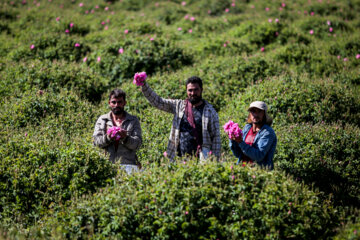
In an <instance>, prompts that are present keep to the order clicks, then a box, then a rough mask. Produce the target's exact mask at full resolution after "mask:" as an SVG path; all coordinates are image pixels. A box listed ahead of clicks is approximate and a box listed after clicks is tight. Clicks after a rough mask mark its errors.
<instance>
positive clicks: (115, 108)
mask: <svg viewBox="0 0 360 240" xmlns="http://www.w3.org/2000/svg"><path fill="white" fill-rule="evenodd" d="M125 105H126V101H125V100H124V98H123V97H120V98H116V97H111V98H110V100H109V107H110V108H111V111H112V112H113V113H114V114H115V115H121V114H122V113H123V112H124V107H125Z"/></svg>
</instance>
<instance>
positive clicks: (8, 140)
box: [0, 0, 360, 239]
mask: <svg viewBox="0 0 360 240" xmlns="http://www.w3.org/2000/svg"><path fill="white" fill-rule="evenodd" d="M359 12H360V0H341V1H340V0H299V1H285V0H283V1H280V0H197V1H196V0H185V1H178V0H163V1H162V0H159V1H149V0H137V1H130V0H118V1H111V0H110V1H103V0H93V1H89V0H84V1H79V0H41V1H40V0H12V1H11V0H2V1H1V2H0V43H1V44H0V100H1V101H0V105H1V106H0V126H1V127H0V239H27V238H30V239H42V238H43V239H64V238H68V239H83V238H85V239H87V238H90V239H288V238H290V239H360V186H359V182H360V87H359V86H360V15H359ZM142 71H145V72H146V73H147V74H148V78H147V82H148V83H149V85H150V86H151V87H152V88H153V89H154V90H155V92H156V93H158V94H159V95H160V96H162V97H165V98H185V97H186V88H185V81H186V79H187V78H188V77H190V76H193V75H196V76H199V77H201V78H202V79H203V82H204V92H203V97H204V99H206V100H207V101H209V102H210V103H211V104H212V105H213V106H214V107H215V109H216V110H217V111H218V114H219V118H220V125H224V124H225V123H226V122H227V121H228V120H233V121H235V122H238V123H239V125H240V126H241V127H242V126H244V125H245V123H246V118H247V114H248V113H247V107H248V106H249V104H250V103H251V102H253V101H255V100H262V101H265V102H266V103H267V104H268V106H269V114H270V115H271V116H273V117H274V123H273V128H274V130H275V132H276V134H277V137H278V145H277V151H276V154H275V158H274V164H275V170H274V171H271V172H268V171H265V170H262V169H258V168H252V167H249V166H240V165H236V164H235V163H236V159H235V157H234V156H233V155H232V153H231V151H230V149H229V147H228V138H227V135H226V134H225V133H224V132H223V131H222V129H221V131H222V132H221V138H222V139H221V140H222V155H221V156H222V157H221V159H220V162H216V161H209V163H207V164H205V165H199V164H198V163H196V160H195V159H190V160H189V159H178V161H177V163H176V164H170V163H169V162H168V160H167V159H166V158H165V157H164V156H163V153H164V151H165V150H166V147H167V141H168V136H169V132H170V128H171V124H172V117H173V116H172V115H171V114H166V113H164V112H161V111H159V110H157V109H155V108H154V107H152V106H151V105H150V104H149V103H148V101H147V100H146V99H145V97H144V96H143V94H142V93H141V90H140V89H139V87H137V86H136V85H134V84H133V83H132V81H133V76H134V74H135V73H136V72H142ZM114 88H121V89H123V90H124V91H125V92H126V93H127V105H126V107H125V109H126V111H128V112H129V113H131V114H133V115H136V116H137V117H138V118H139V120H140V123H141V127H142V131H143V144H142V147H141V149H140V150H139V151H138V156H139V160H140V162H141V163H142V165H143V167H144V171H143V172H141V173H137V174H133V175H131V176H127V175H126V174H124V173H123V171H121V170H120V169H119V167H118V165H116V164H115V165H113V164H112V163H110V162H109V161H108V159H107V156H105V154H104V151H103V150H100V149H99V148H96V147H94V146H93V144H92V134H93V130H94V125H95V122H96V120H97V118H98V117H99V116H100V115H102V114H104V113H106V112H108V111H109V108H108V103H107V101H108V100H107V99H108V95H109V93H110V91H111V90H112V89H114Z"/></svg>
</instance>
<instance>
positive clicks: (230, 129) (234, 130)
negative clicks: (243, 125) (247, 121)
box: [224, 120, 243, 138]
mask: <svg viewBox="0 0 360 240" xmlns="http://www.w3.org/2000/svg"><path fill="white" fill-rule="evenodd" d="M224 131H225V132H226V133H227V134H228V136H229V138H233V137H241V136H242V134H243V133H242V130H241V129H240V128H239V124H237V123H234V122H233V121H231V120H230V121H228V122H227V123H225V125H224Z"/></svg>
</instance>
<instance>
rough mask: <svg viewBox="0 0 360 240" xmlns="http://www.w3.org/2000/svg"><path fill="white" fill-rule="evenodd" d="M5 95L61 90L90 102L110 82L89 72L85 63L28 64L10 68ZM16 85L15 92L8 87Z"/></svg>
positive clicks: (4, 90) (99, 96) (97, 97)
mask: <svg viewBox="0 0 360 240" xmlns="http://www.w3.org/2000/svg"><path fill="white" fill-rule="evenodd" d="M5 71H6V73H5V79H6V80H4V81H3V82H2V83H0V86H1V85H3V87H4V88H3V89H2V91H0V93H1V92H2V94H1V95H2V96H9V95H12V94H13V93H14V91H15V89H16V91H17V92H22V91H25V90H28V89H32V88H36V89H40V90H45V89H51V91H54V92H59V91H60V90H61V89H67V90H73V91H74V92H76V93H78V94H79V96H80V97H83V98H86V99H87V100H88V101H91V102H97V101H99V100H100V99H101V95H102V94H103V93H104V91H105V90H106V86H107V84H108V80H106V79H105V78H104V77H103V76H101V75H100V74H98V73H96V72H94V71H92V70H91V69H89V68H88V67H87V66H86V65H85V64H82V65H78V64H71V65H69V64H68V63H67V62H66V61H55V62H50V61H38V60H34V61H28V62H27V63H25V64H17V65H9V66H8V68H7V69H6V70H5ZM8 84H12V86H13V89H9V88H6V86H7V85H8Z"/></svg>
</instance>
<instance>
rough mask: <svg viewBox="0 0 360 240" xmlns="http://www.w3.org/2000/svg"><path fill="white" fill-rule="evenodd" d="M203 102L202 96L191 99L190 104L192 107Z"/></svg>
mask: <svg viewBox="0 0 360 240" xmlns="http://www.w3.org/2000/svg"><path fill="white" fill-rule="evenodd" d="M201 100H202V97H201V96H196V97H192V98H189V102H190V103H191V104H192V105H195V104H197V103H199V102H200V101H201Z"/></svg>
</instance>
